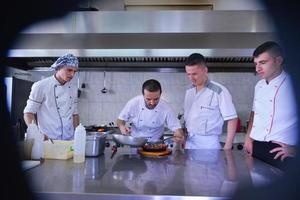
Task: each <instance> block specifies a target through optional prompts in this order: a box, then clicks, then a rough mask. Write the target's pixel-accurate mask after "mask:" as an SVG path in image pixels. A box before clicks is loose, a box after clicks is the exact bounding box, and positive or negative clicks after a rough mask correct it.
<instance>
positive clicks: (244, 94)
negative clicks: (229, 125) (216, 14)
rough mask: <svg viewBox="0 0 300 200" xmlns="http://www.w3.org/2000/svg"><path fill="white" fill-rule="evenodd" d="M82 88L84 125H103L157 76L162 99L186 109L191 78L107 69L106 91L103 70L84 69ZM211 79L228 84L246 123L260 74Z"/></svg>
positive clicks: (223, 75) (216, 75)
mask: <svg viewBox="0 0 300 200" xmlns="http://www.w3.org/2000/svg"><path fill="white" fill-rule="evenodd" d="M79 77H80V84H81V83H85V86H86V87H85V88H81V89H80V90H81V91H82V92H81V96H80V98H79V106H78V109H79V114H80V118H81V122H82V123H83V124H84V125H101V124H108V123H109V122H112V121H114V122H115V121H116V119H117V117H118V114H119V112H120V111H121V109H122V108H123V106H124V105H125V104H126V102H127V101H128V100H129V99H130V98H132V97H134V96H136V95H139V94H141V93H142V91H141V87H142V84H143V82H144V81H145V80H147V79H157V80H158V81H159V82H160V83H161V85H162V90H163V93H162V98H164V99H165V100H166V101H168V102H169V103H170V104H171V106H172V107H173V109H174V111H175V113H179V112H180V111H181V109H182V104H183V99H184V94H185V90H186V89H187V88H188V87H190V81H189V80H188V78H187V76H186V74H185V73H161V72H106V88H107V89H108V93H106V94H103V93H101V90H102V89H103V72H95V71H94V72H80V75H79ZM209 77H210V79H212V80H214V81H217V82H219V83H221V84H223V85H225V86H226V87H227V89H228V90H229V91H230V92H231V95H232V98H233V101H234V104H235V106H236V109H237V112H238V115H239V117H240V118H241V120H242V123H243V124H245V123H246V120H247V118H248V115H249V113H250V111H251V107H252V99H253V91H254V86H255V84H256V82H257V81H258V77H256V76H254V74H253V73H210V74H209Z"/></svg>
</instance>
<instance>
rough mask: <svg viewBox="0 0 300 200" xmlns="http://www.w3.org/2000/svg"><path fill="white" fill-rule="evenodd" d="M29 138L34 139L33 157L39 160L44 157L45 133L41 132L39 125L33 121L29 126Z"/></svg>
mask: <svg viewBox="0 0 300 200" xmlns="http://www.w3.org/2000/svg"><path fill="white" fill-rule="evenodd" d="M27 137H28V139H31V138H32V139H33V145H32V149H31V159H32V160H39V159H41V158H43V157H44V135H43V134H41V133H40V131H39V128H38V126H37V125H36V124H35V123H34V122H33V121H32V122H31V124H29V126H28V128H27Z"/></svg>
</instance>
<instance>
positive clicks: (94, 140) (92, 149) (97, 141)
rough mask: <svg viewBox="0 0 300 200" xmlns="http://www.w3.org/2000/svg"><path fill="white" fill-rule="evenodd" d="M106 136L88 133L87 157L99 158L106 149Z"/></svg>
mask: <svg viewBox="0 0 300 200" xmlns="http://www.w3.org/2000/svg"><path fill="white" fill-rule="evenodd" d="M105 139H106V134H100V133H99V132H87V134H86V144H85V155H86V156H99V155H100V154H102V153H103V152H104V149H105Z"/></svg>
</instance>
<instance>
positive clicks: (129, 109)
mask: <svg viewBox="0 0 300 200" xmlns="http://www.w3.org/2000/svg"><path fill="white" fill-rule="evenodd" d="M118 118H119V119H120V120H124V121H126V122H129V121H131V123H132V125H131V135H132V136H134V137H149V138H150V140H151V141H156V140H159V138H160V137H161V136H162V135H163V133H164V127H165V126H167V127H168V128H169V129H170V130H172V131H175V130H176V129H178V128H181V126H180V122H179V120H178V119H177V118H176V117H175V115H174V113H173V111H172V109H171V107H170V106H169V105H168V104H167V102H166V101H164V100H163V99H160V100H159V103H158V104H157V106H156V107H155V108H154V109H148V108H147V107H146V106H145V100H144V97H143V96H142V95H139V96H136V97H134V98H132V99H131V100H129V101H128V102H127V104H126V105H125V107H124V108H123V110H122V111H121V113H120V114H119V117H118Z"/></svg>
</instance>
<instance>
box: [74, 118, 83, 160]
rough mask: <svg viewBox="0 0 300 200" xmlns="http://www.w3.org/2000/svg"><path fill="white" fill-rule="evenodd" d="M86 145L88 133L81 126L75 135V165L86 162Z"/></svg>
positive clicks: (77, 128)
mask: <svg viewBox="0 0 300 200" xmlns="http://www.w3.org/2000/svg"><path fill="white" fill-rule="evenodd" d="M85 143H86V131H85V128H84V127H83V126H82V125H81V124H79V125H78V126H77V127H76V129H75V134H74V156H73V162H74V163H82V162H84V161H85Z"/></svg>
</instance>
